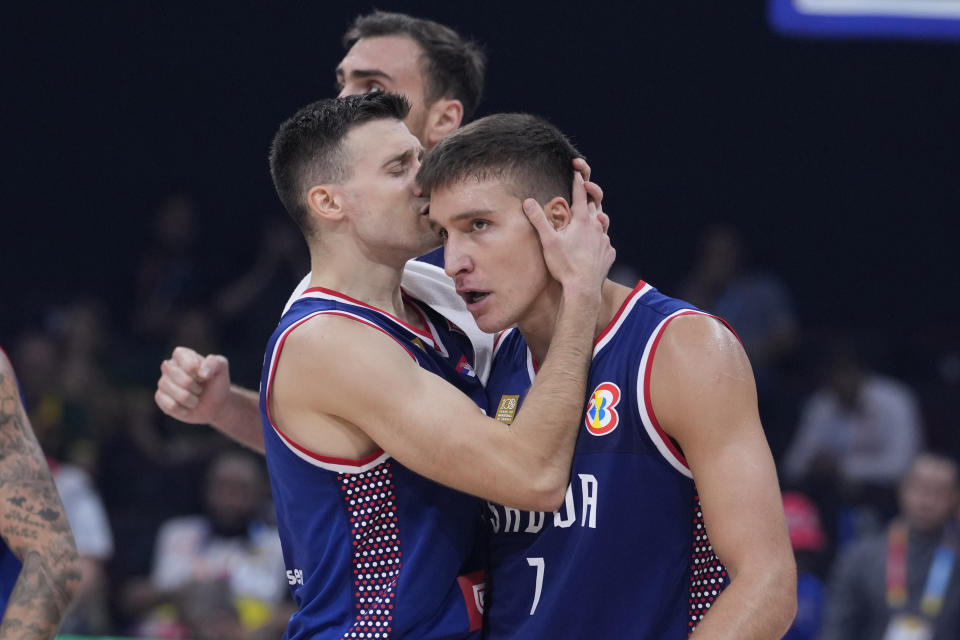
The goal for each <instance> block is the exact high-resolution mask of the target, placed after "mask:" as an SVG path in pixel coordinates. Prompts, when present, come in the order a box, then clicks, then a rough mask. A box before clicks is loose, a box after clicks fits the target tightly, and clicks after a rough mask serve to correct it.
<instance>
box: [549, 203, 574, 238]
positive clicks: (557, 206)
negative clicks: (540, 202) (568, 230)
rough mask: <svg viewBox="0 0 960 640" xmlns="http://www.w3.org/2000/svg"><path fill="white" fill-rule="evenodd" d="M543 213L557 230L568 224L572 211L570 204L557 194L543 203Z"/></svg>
mask: <svg viewBox="0 0 960 640" xmlns="http://www.w3.org/2000/svg"><path fill="white" fill-rule="evenodd" d="M543 214H544V215H545V216H546V217H547V220H549V221H550V224H552V225H553V228H554V229H558V230H559V229H563V228H564V227H566V226H567V225H568V224H570V217H571V216H572V215H573V212H572V211H570V205H569V204H567V201H566V200H565V199H564V198H562V197H560V196H557V197H556V198H554V199H553V200H551V201H550V202H548V203H547V204H546V205H544V207H543Z"/></svg>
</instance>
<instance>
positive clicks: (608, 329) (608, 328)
mask: <svg viewBox="0 0 960 640" xmlns="http://www.w3.org/2000/svg"><path fill="white" fill-rule="evenodd" d="M646 286H647V283H646V282H644V281H643V280H640V281H638V282H637V286H635V287H634V288H633V291H631V292H630V295H628V296H627V299H626V300H624V301H623V304H621V305H620V308H619V309H618V310H617V312H616V313H615V314H614V315H613V319H612V320H610V322H609V323H607V326H606V327H604V329H603V331H601V332H600V335H598V336H597V337H596V339H595V340H594V341H593V346H594V347H596V346H597V345H599V344H600V342H601V341H602V340H603V339H604V338H606V337H607V334H608V333H610V332H611V331H613V329H614V327H616V326H617V325H618V324H619V322H620V318H621V317H623V314H624V313H625V312H626V310H627V308H628V307H630V305H631V304H632V303H633V301H634V300H635V299H636V298H637V297H638V294H639V293H640V292H641V291H643V289H644V288H645V287H646Z"/></svg>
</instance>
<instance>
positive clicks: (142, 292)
mask: <svg viewBox="0 0 960 640" xmlns="http://www.w3.org/2000/svg"><path fill="white" fill-rule="evenodd" d="M199 241H200V223H199V220H198V214H197V204H196V202H195V201H194V200H193V198H192V197H191V196H189V195H186V194H182V193H175V194H171V195H170V196H168V197H167V199H166V200H164V202H163V203H162V204H161V205H160V207H159V209H158V210H157V212H156V214H154V218H153V228H152V235H151V237H150V239H149V241H148V245H147V247H146V248H145V249H144V251H143V253H142V254H141V257H140V264H139V266H138V267H137V274H136V275H137V284H136V300H135V303H134V309H133V318H132V324H133V331H134V333H135V334H136V335H137V336H140V337H142V338H146V339H153V340H157V339H159V340H164V339H166V337H167V336H168V335H169V330H170V327H169V322H170V321H171V320H172V319H173V318H175V313H174V312H175V311H176V307H177V305H179V304H181V303H182V302H184V301H185V300H189V299H196V298H197V297H198V296H197V295H196V293H195V292H194V291H193V287H194V286H195V281H196V280H197V279H198V277H199V276H201V275H203V271H202V267H201V265H200V256H199Z"/></svg>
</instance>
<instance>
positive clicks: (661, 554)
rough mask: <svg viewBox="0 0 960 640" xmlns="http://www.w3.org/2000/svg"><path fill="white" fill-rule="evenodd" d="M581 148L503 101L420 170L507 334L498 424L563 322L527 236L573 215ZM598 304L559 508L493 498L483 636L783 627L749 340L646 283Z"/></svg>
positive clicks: (776, 500)
mask: <svg viewBox="0 0 960 640" xmlns="http://www.w3.org/2000/svg"><path fill="white" fill-rule="evenodd" d="M578 155H579V154H578V152H577V150H576V149H574V148H573V146H572V145H571V144H570V142H569V141H568V140H567V139H566V138H565V137H564V136H563V134H562V133H560V132H559V131H558V130H557V129H556V128H554V127H553V126H551V125H549V124H548V123H546V122H545V121H543V120H541V119H539V118H536V117H533V116H529V115H520V114H500V115H495V116H489V117H487V118H482V119H480V120H477V121H476V122H474V123H472V124H469V125H467V126H466V127H464V128H463V129H460V130H459V131H457V132H455V133H453V134H451V135H449V136H447V137H446V138H444V139H443V140H442V141H441V142H440V143H439V144H438V145H437V146H436V148H435V149H434V150H433V152H432V153H431V154H430V156H429V157H428V158H427V159H426V160H425V162H424V165H423V167H422V168H421V170H420V172H419V175H418V181H419V183H420V186H421V188H422V189H423V190H424V192H426V193H429V195H430V218H431V221H432V222H433V224H434V225H435V227H436V228H437V229H438V231H439V233H440V234H441V236H442V237H443V239H444V249H445V264H446V272H447V273H448V274H449V275H450V276H451V277H453V279H454V280H455V282H456V287H457V291H458V292H459V293H460V295H461V296H462V297H463V299H464V301H465V302H466V304H467V309H468V310H469V311H470V313H471V314H473V316H474V318H475V319H476V321H477V324H478V326H479V328H480V329H482V330H484V331H502V333H501V334H500V335H499V336H498V341H497V345H496V350H495V357H494V364H493V369H492V371H491V375H490V379H489V382H488V384H487V393H488V401H489V409H488V410H489V413H490V414H491V415H494V416H496V417H497V418H498V419H500V420H502V421H504V422H507V423H509V422H510V421H511V420H513V419H514V418H513V408H514V407H515V406H516V405H517V404H518V400H523V399H524V397H525V394H526V393H527V389H528V388H529V387H530V385H531V383H534V382H536V381H537V380H539V377H540V376H541V375H542V372H543V370H544V369H543V368H542V366H541V363H543V362H544V357H545V356H546V354H547V352H548V349H551V350H552V348H553V346H552V345H553V344H554V340H556V338H557V334H556V333H555V332H554V322H553V321H554V318H555V317H556V313H557V311H558V310H559V309H561V306H560V304H561V301H562V300H563V298H564V297H565V295H566V293H565V292H564V291H563V290H562V287H561V285H560V283H558V282H556V281H555V279H554V278H553V277H552V276H551V274H550V270H549V269H548V268H547V266H546V265H545V263H544V258H543V256H542V253H541V250H540V246H539V243H538V235H543V234H544V233H545V232H546V231H548V230H551V229H566V228H567V225H568V224H569V222H568V221H570V220H571V210H570V206H569V204H568V203H569V202H570V201H571V200H570V196H571V194H570V188H569V181H570V177H571V169H570V163H571V160H572V159H573V158H575V157H577V156H578ZM521 209H523V210H524V212H525V213H527V216H526V217H525V216H522V215H520V210H521ZM527 217H529V219H530V222H532V223H533V226H531V225H530V224H529V223H528V220H527ZM534 227H536V230H535V229H534ZM517 274H523V277H520V278H518V277H517ZM599 304H600V310H599V317H598V319H597V324H596V325H595V326H594V327H591V328H590V336H591V337H595V338H596V340H595V342H594V346H593V360H592V366H591V370H590V376H589V381H588V387H587V388H588V389H589V394H588V395H587V396H586V412H585V415H584V414H581V421H580V429H579V431H580V433H579V434H578V439H577V444H576V452H575V457H574V462H573V469H572V473H571V476H570V485H569V487H568V489H567V493H566V496H565V499H564V502H563V505H562V506H561V508H560V509H558V510H557V511H556V512H555V513H544V512H539V511H536V510H533V511H525V510H523V507H522V506H520V505H511V504H510V503H509V502H507V503H501V504H496V503H495V501H491V502H490V503H489V504H488V512H487V516H488V520H489V523H490V527H491V531H492V533H493V536H492V539H491V541H490V545H489V566H488V569H487V572H488V573H487V578H488V591H487V593H488V609H487V616H488V617H487V624H488V627H487V628H486V629H485V637H489V638H498V639H499V638H622V637H631V638H657V639H658V640H664V639H665V640H670V639H681V638H686V637H687V635H688V634H689V633H690V632H691V631H692V630H693V629H694V627H696V631H695V632H694V633H693V638H711V639H715V638H731V639H732V638H737V639H738V640H744V639H751V638H780V637H781V636H782V634H783V633H785V632H786V630H787V628H788V627H789V626H790V623H791V621H792V619H793V615H794V612H795V608H796V575H795V574H796V571H795V566H794V561H793V555H792V552H791V547H790V542H789V539H788V537H787V529H786V525H785V520H784V515H783V510H782V506H781V500H780V495H779V489H778V484H777V476H776V471H775V469H774V464H773V459H772V457H771V455H770V451H769V448H768V447H767V444H766V441H765V439H764V435H763V431H762V427H761V424H760V419H759V416H758V413H757V398H756V389H755V386H754V381H753V375H752V371H751V367H750V363H749V362H748V360H747V358H746V355H745V354H744V351H743V348H742V347H741V345H740V343H739V342H738V340H737V338H736V336H735V335H734V334H733V332H732V331H731V330H730V329H729V328H728V327H727V326H726V325H725V324H724V323H723V322H722V321H720V320H718V319H716V318H713V317H711V316H709V315H707V314H705V313H703V312H701V311H698V310H696V309H694V308H692V307H691V306H690V305H689V304H687V303H685V302H683V301H681V300H676V299H673V298H669V297H667V296H665V295H664V294H662V293H660V292H659V291H657V290H656V289H654V288H653V287H651V286H650V285H649V284H646V283H644V282H640V283H638V284H637V286H636V287H634V288H633V289H632V290H631V289H630V288H628V287H624V286H622V285H618V284H615V283H614V282H612V281H609V280H607V281H606V282H605V283H604V285H603V295H602V300H601V301H600V303H599ZM509 327H513V328H509ZM526 398H527V400H526V401H527V402H529V396H526ZM521 411H522V410H521ZM698 496H699V497H698ZM708 532H709V538H708V537H707V533H708ZM714 552H716V553H714ZM717 557H719V560H722V561H723V565H721V564H720V562H719V561H718V559H717ZM724 566H725V568H724ZM728 578H729V579H730V584H729V586H728V587H726V589H725V590H724V589H723V587H724V585H725V584H726V583H727V580H728Z"/></svg>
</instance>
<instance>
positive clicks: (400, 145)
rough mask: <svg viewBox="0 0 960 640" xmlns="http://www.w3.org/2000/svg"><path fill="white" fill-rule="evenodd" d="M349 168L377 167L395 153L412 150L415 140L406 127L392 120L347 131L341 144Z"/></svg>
mask: <svg viewBox="0 0 960 640" xmlns="http://www.w3.org/2000/svg"><path fill="white" fill-rule="evenodd" d="M343 147H344V149H345V150H346V151H347V154H348V156H349V159H350V160H349V161H350V163H351V164H352V165H353V166H362V165H377V166H379V165H380V164H381V163H382V162H383V161H385V160H386V159H387V158H391V157H393V156H395V155H397V154H398V153H403V152H404V151H406V150H408V149H411V148H415V149H419V147H420V141H419V140H417V139H416V138H415V137H414V136H413V134H412V133H410V130H409V129H407V125H405V124H404V123H402V122H401V121H399V120H394V119H392V118H381V119H378V120H371V121H370V122H364V123H363V124H361V125H358V126H356V127H354V128H353V129H351V130H350V132H349V133H348V134H347V135H346V137H345V138H344V141H343Z"/></svg>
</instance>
